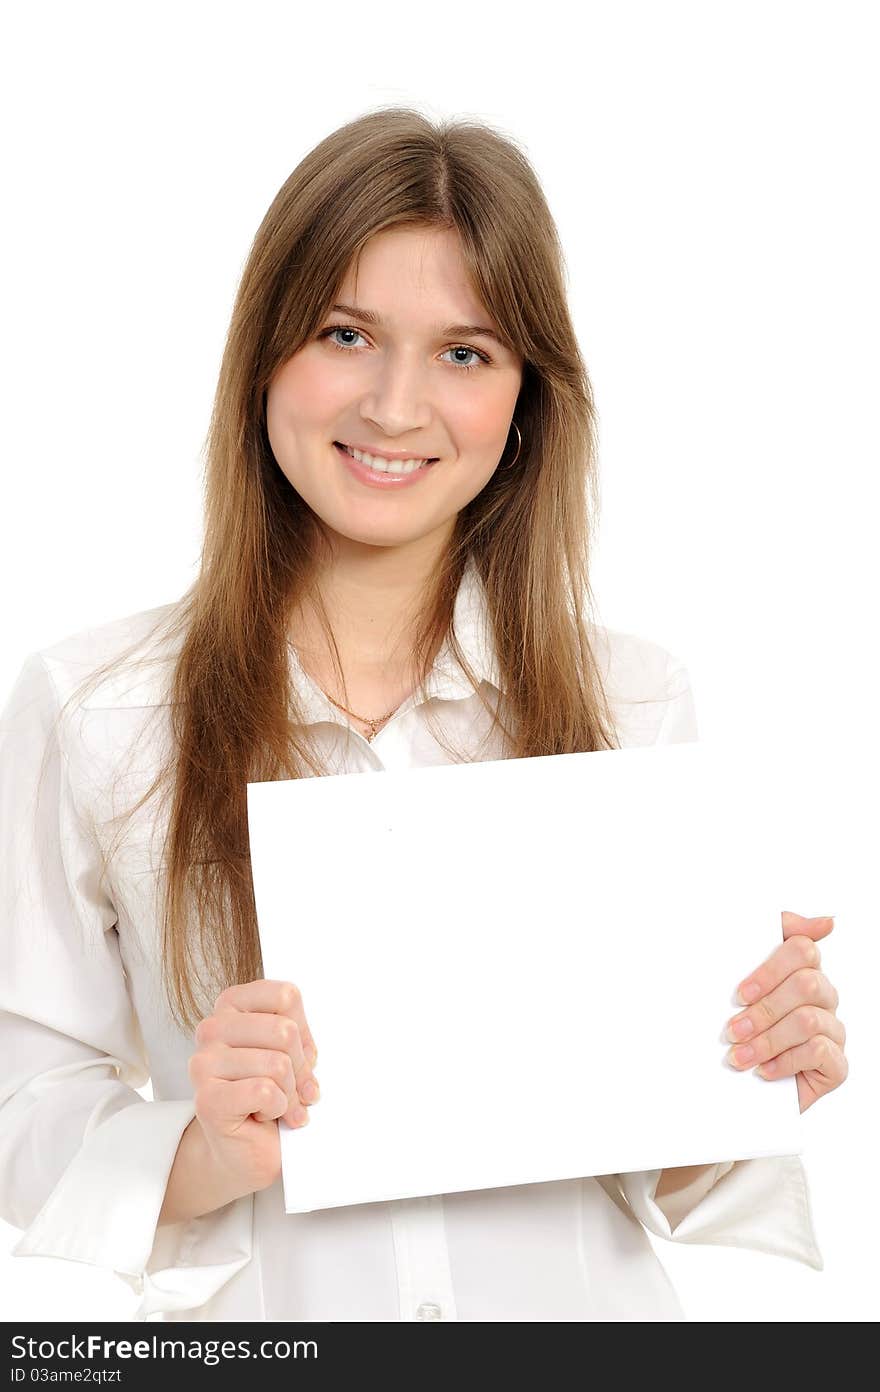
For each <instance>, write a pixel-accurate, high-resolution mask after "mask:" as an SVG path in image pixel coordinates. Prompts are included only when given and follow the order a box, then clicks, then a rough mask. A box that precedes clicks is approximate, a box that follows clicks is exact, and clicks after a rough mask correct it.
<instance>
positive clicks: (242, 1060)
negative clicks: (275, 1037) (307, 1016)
mask: <svg viewBox="0 0 880 1392" xmlns="http://www.w3.org/2000/svg"><path fill="white" fill-rule="evenodd" d="M193 1070H194V1071H195V1072H196V1075H197V1077H202V1078H225V1079H226V1080H227V1081H233V1080H237V1079H239V1078H271V1079H272V1081H273V1083H277V1084H278V1086H279V1087H280V1088H282V1089H283V1090H284V1092H285V1093H286V1094H287V1099H288V1101H289V1102H292V1101H293V1099H294V1098H295V1097H296V1095H297V1088H296V1076H295V1074H294V1071H293V1060H292V1059H291V1057H290V1054H288V1053H286V1052H285V1051H283V1050H281V1049H230V1048H229V1047H228V1045H226V1044H223V1043H218V1044H216V1045H215V1046H214V1047H213V1048H211V1049H208V1050H207V1051H205V1052H203V1053H200V1054H195V1055H194V1056H193Z"/></svg>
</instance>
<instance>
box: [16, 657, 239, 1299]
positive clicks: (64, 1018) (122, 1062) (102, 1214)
mask: <svg viewBox="0 0 880 1392" xmlns="http://www.w3.org/2000/svg"><path fill="white" fill-rule="evenodd" d="M58 716H59V703H58V699H57V696H56V692H55V685H54V682H53V680H52V677H51V673H50V671H49V669H48V667H47V665H46V663H45V661H44V660H43V658H42V657H41V656H40V655H39V654H33V655H32V656H30V657H28V658H27V659H26V661H25V663H24V666H23V668H22V669H21V671H20V673H19V675H18V678H17V679H16V681H15V684H14V686H13V688H12V692H11V695H10V696H9V698H8V699H7V702H6V704H5V706H4V708H3V711H2V715H0V902H2V918H3V930H2V931H3V936H4V942H3V949H2V959H3V972H2V974H0V1061H2V1062H0V1216H2V1217H3V1219H5V1220H6V1221H7V1222H9V1223H11V1224H12V1225H13V1226H14V1227H18V1228H21V1229H23V1230H24V1233H23V1236H22V1238H21V1239H20V1241H19V1242H18V1244H17V1245H16V1246H15V1247H14V1248H13V1249H12V1254H13V1255H14V1256H42V1257H61V1258H67V1259H69V1260H71V1261H80V1262H87V1263H90V1264H93V1265H96V1266H101V1267H106V1268H108V1269H110V1270H112V1271H114V1272H116V1273H117V1274H118V1275H119V1276H120V1277H121V1278H122V1279H123V1280H125V1281H126V1282H127V1283H128V1285H129V1286H130V1287H131V1288H132V1289H133V1290H135V1291H136V1292H138V1293H139V1294H141V1295H142V1297H143V1299H142V1302H141V1305H140V1306H139V1307H138V1310H137V1311H136V1313H135V1316H134V1318H135V1319H146V1317H147V1315H149V1314H154V1313H156V1312H158V1311H163V1310H176V1309H191V1308H194V1307H197V1306H198V1305H200V1304H202V1303H204V1301H206V1300H207V1299H209V1298H210V1296H211V1295H212V1294H213V1293H214V1292H215V1291H216V1290H217V1289H218V1288H219V1287H220V1286H221V1285H223V1284H224V1283H225V1282H226V1281H228V1280H229V1279H230V1278H231V1277H232V1276H233V1275H234V1274H235V1272H237V1271H238V1270H239V1269H240V1268H241V1267H242V1266H244V1265H245V1263H246V1262H247V1261H249V1260H250V1257H251V1220H252V1207H253V1195H246V1196H244V1197H243V1198H240V1199H237V1200H235V1201H234V1202H232V1203H230V1204H227V1205H226V1206H225V1207H224V1208H220V1209H218V1210H216V1211H215V1212H213V1213H209V1214H205V1215H203V1216H200V1217H198V1218H195V1219H192V1220H191V1221H189V1222H181V1223H176V1224H163V1226H162V1227H161V1228H160V1227H157V1221H158V1216H159V1212H160V1210H161V1207H162V1203H163V1200H164V1196H165V1190H166V1187H167V1183H168V1177H169V1174H170V1172H171V1167H172V1165H173V1163H174V1157H175V1154H176V1152H177V1147H178V1144H179V1142H180V1138H181V1136H182V1134H183V1132H184V1130H185V1128H186V1127H187V1126H188V1124H189V1122H190V1121H191V1120H192V1118H193V1116H194V1115H195V1106H194V1103H193V1101H192V1100H191V1099H184V1100H180V1101H148V1100H147V1099H146V1098H144V1097H142V1096H141V1095H140V1094H139V1093H138V1092H137V1091H136V1089H137V1088H139V1087H142V1086H143V1085H144V1084H145V1083H146V1082H147V1081H148V1079H149V1076H150V1067H149V1062H148V1060H147V1057H146V1054H145V1051H144V1045H143V1040H142V1037H141V1032H140V1028H139V1024H138V1020H137V1018H136V1015H135V1013H134V1010H133V1007H132V1003H131V998H130V995H129V991H128V985H127V978H126V976H125V971H124V966H123V962H122V959H121V956H120V951H119V940H118V935H117V931H116V914H115V911H114V907H113V904H112V903H111V901H110V899H109V898H108V897H107V894H106V893H105V891H104V890H102V889H101V888H99V874H100V854H99V848H98V846H97V845H96V843H95V841H94V839H93V838H92V836H91V835H90V834H89V832H88V830H87V828H86V827H85V825H84V824H83V820H82V819H81V818H80V816H79V815H78V812H77V808H76V805H75V800H74V796H73V791H72V788H71V783H70V778H69V767H68V760H67V757H66V752H65V749H64V740H63V737H62V735H61V733H60V731H59V728H58Z"/></svg>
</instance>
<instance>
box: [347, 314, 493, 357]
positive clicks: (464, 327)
mask: <svg viewBox="0 0 880 1392" xmlns="http://www.w3.org/2000/svg"><path fill="white" fill-rule="evenodd" d="M334 310H339V313H340V314H350V315H351V316H352V318H353V319H360V320H361V321H362V322H363V323H364V324H375V325H379V326H381V324H382V322H383V320H382V316H381V315H379V314H375V313H374V312H373V310H371V309H358V307H357V305H347V304H335V305H331V306H330V312H331V314H332V312H333V311H334ZM436 332H437V333H438V335H439V336H440V337H441V338H457V337H467V338H474V337H480V338H491V339H492V340H493V342H495V343H497V344H498V345H499V347H502V348H503V347H504V344H503V343H502V342H501V339H500V338H499V337H498V335H497V333H495V332H494V330H493V329H487V328H486V327H485V325H482V324H447V325H446V327H445V329H444V328H438V329H437V330H436Z"/></svg>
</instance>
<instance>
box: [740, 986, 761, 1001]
mask: <svg viewBox="0 0 880 1392" xmlns="http://www.w3.org/2000/svg"><path fill="white" fill-rule="evenodd" d="M737 994H738V995H739V998H740V1000H741V1001H742V1002H743V1004H744V1005H751V1003H752V1001H756V1000H757V999H758V997H759V996H760V994H761V988H760V986H759V985H758V983H757V981H747V982H746V984H745V985H744V986H740V988H739V991H738V992H737Z"/></svg>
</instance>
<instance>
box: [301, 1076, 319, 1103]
mask: <svg viewBox="0 0 880 1392" xmlns="http://www.w3.org/2000/svg"><path fill="white" fill-rule="evenodd" d="M302 1095H303V1101H304V1102H314V1100H315V1098H316V1097H317V1096H318V1084H317V1082H316V1081H315V1079H314V1078H310V1079H309V1081H308V1082H307V1083H306V1085H305V1087H304V1088H303V1090H302Z"/></svg>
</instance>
